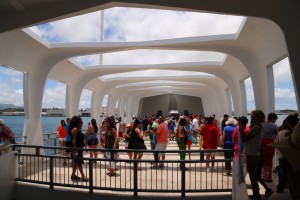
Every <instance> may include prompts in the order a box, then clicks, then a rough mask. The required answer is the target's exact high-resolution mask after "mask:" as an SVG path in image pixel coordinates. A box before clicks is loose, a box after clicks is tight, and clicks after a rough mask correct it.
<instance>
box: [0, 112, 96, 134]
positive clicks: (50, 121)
mask: <svg viewBox="0 0 300 200" xmlns="http://www.w3.org/2000/svg"><path fill="white" fill-rule="evenodd" d="M0 118H2V119H3V120H4V122H5V125H6V126H8V127H9V128H10V129H11V130H12V131H13V132H14V133H15V135H22V134H23V128H24V119H25V117H24V116H0ZM62 119H63V120H66V118H65V117H44V116H43V117H42V132H43V134H49V133H55V132H56V129H57V127H58V126H59V125H60V121H61V120H62ZM82 121H83V126H82V129H83V130H86V129H87V127H88V123H89V122H90V121H91V118H90V117H82ZM98 124H99V122H98Z"/></svg>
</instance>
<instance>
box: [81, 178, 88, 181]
mask: <svg viewBox="0 0 300 200" xmlns="http://www.w3.org/2000/svg"><path fill="white" fill-rule="evenodd" d="M81 181H83V182H88V181H89V179H88V178H87V177H82V178H81Z"/></svg>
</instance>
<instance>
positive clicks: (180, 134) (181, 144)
mask: <svg viewBox="0 0 300 200" xmlns="http://www.w3.org/2000/svg"><path fill="white" fill-rule="evenodd" d="M185 125H186V120H185V118H181V119H180V120H179V123H178V129H177V134H176V142H177V145H178V148H179V150H186V146H187V141H188V133H187V132H186V131H185V129H184V126H185ZM179 156H180V160H185V156H186V153H185V152H182V153H179ZM179 168H180V169H182V168H183V165H182V164H179ZM184 170H187V168H186V167H184Z"/></svg>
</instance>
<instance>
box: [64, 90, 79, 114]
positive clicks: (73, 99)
mask: <svg viewBox="0 0 300 200" xmlns="http://www.w3.org/2000/svg"><path fill="white" fill-rule="evenodd" d="M81 92H82V88H79V87H76V86H75V85H67V92H66V95H67V96H66V100H67V102H66V115H67V116H69V117H70V118H71V117H73V116H74V115H78V108H79V102H80V96H81Z"/></svg>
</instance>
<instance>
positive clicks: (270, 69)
mask: <svg viewBox="0 0 300 200" xmlns="http://www.w3.org/2000/svg"><path fill="white" fill-rule="evenodd" d="M267 76H268V78H267V87H268V92H269V93H268V113H265V114H266V115H267V114H269V113H270V112H274V111H275V86H274V71H273V65H269V66H267Z"/></svg>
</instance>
